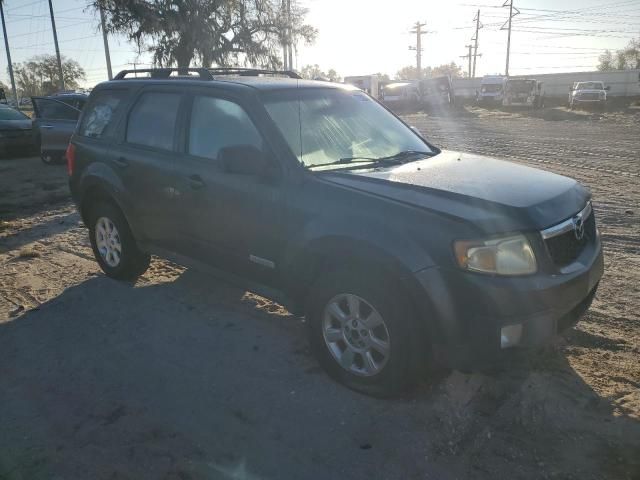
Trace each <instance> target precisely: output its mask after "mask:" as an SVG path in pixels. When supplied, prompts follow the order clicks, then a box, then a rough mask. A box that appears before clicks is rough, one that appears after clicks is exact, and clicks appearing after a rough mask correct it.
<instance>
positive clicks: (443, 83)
mask: <svg viewBox="0 0 640 480" xmlns="http://www.w3.org/2000/svg"><path fill="white" fill-rule="evenodd" d="M418 90H419V94H420V103H422V105H423V106H424V107H427V108H429V107H442V106H448V107H452V106H453V105H454V103H455V95H454V91H453V83H452V82H451V77H450V76H449V75H443V76H440V77H434V78H425V79H423V80H420V81H419V82H418Z"/></svg>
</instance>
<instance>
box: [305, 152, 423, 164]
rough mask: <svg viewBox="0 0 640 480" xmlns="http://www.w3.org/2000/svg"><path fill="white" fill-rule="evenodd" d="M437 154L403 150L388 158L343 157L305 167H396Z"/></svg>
mask: <svg viewBox="0 0 640 480" xmlns="http://www.w3.org/2000/svg"><path fill="white" fill-rule="evenodd" d="M435 154H436V152H423V151H420V150H402V151H401V152H398V153H394V154H393V155H388V156H386V157H343V158H341V159H339V160H334V161H333V162H327V163H316V164H312V165H305V167H306V168H315V167H326V166H329V165H346V164H353V163H357V164H360V163H387V162H391V163H394V164H396V165H399V164H402V163H403V162H402V159H403V158H405V157H412V156H414V155H424V156H433V155H435Z"/></svg>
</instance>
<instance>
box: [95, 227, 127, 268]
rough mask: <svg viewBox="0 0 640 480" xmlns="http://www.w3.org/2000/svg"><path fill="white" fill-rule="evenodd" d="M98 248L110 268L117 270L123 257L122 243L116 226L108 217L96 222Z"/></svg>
mask: <svg viewBox="0 0 640 480" xmlns="http://www.w3.org/2000/svg"><path fill="white" fill-rule="evenodd" d="M95 231H96V233H95V235H96V246H97V247H98V252H100V256H101V257H102V259H103V260H104V261H105V263H106V264H107V265H109V266H110V267H113V268H116V267H117V266H118V265H119V264H120V257H122V242H121V241H120V234H119V233H118V229H117V228H116V226H115V224H114V223H113V222H112V221H111V220H110V219H109V218H107V217H100V218H99V219H98V221H97V222H96V229H95Z"/></svg>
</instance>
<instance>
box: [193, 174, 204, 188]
mask: <svg viewBox="0 0 640 480" xmlns="http://www.w3.org/2000/svg"><path fill="white" fill-rule="evenodd" d="M189 186H190V187H191V188H192V189H193V190H200V189H201V188H204V186H205V183H204V181H203V180H202V177H200V175H191V176H190V177H189Z"/></svg>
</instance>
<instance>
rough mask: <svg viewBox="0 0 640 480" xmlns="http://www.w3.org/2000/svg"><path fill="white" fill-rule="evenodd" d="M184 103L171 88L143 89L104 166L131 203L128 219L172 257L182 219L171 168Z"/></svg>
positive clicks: (145, 237)
mask: <svg viewBox="0 0 640 480" xmlns="http://www.w3.org/2000/svg"><path fill="white" fill-rule="evenodd" d="M183 99H184V95H183V94H182V93H181V92H180V91H177V90H176V89H175V88H163V87H148V88H145V89H143V90H142V91H141V92H140V93H139V94H138V96H137V98H136V99H135V100H134V101H133V104H132V106H131V108H130V110H129V112H128V114H127V116H126V119H125V122H124V125H123V128H122V135H123V138H122V142H121V143H120V144H118V145H114V146H113V148H112V149H111V150H110V153H109V160H108V161H109V163H110V164H111V165H112V167H113V169H114V170H115V171H116V172H117V174H118V175H119V177H120V178H121V180H122V183H123V185H124V189H125V191H126V192H127V194H128V196H129V197H130V201H129V210H130V212H131V213H130V215H131V216H132V217H133V218H134V221H135V223H136V226H137V227H138V230H139V232H140V233H141V236H143V237H144V240H147V241H150V242H151V243H154V244H156V245H158V246H161V247H163V248H167V249H170V250H174V251H175V250H176V239H177V237H178V219H179V218H180V213H179V211H178V206H179V205H178V200H179V198H178V193H177V190H176V188H175V180H176V173H175V163H174V162H175V156H176V142H177V137H176V130H177V120H178V116H179V114H180V109H181V108H182V104H183Z"/></svg>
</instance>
